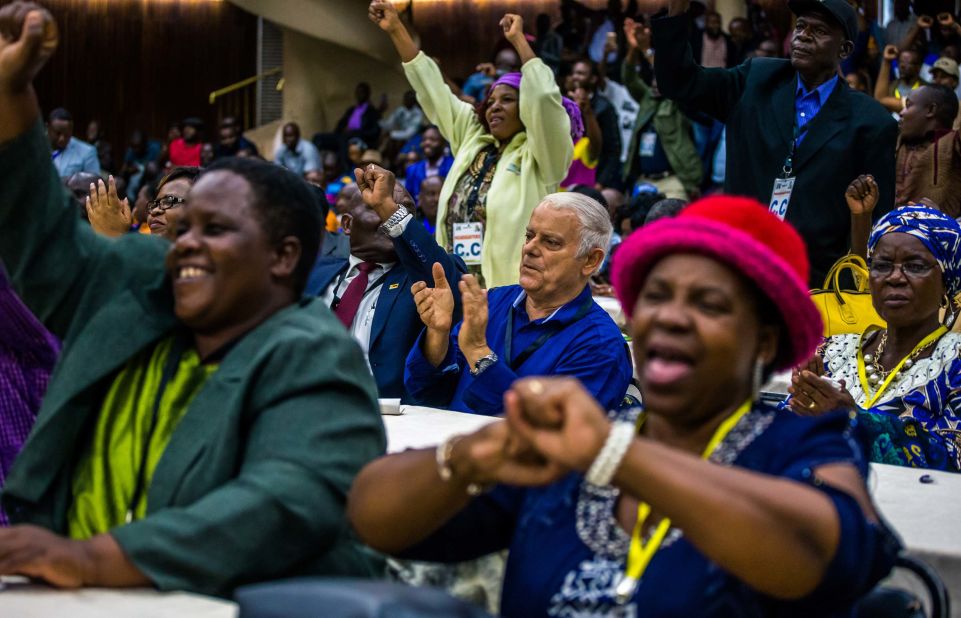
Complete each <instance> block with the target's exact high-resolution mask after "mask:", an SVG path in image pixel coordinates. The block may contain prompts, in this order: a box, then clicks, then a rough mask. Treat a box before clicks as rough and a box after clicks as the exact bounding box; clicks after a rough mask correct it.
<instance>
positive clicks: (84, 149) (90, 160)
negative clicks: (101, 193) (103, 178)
mask: <svg viewBox="0 0 961 618" xmlns="http://www.w3.org/2000/svg"><path fill="white" fill-rule="evenodd" d="M53 166H54V167H55V168H57V174H59V175H60V177H61V178H69V177H70V176H73V175H74V174H76V173H77V172H89V173H91V174H94V175H96V176H99V175H100V159H99V158H98V157H97V149H96V148H95V147H93V146H92V145H90V144H88V143H87V142H84V141H81V140H79V139H77V138H76V137H71V138H70V141H69V142H67V147H66V148H64V149H63V150H57V151H55V152H54V153H53Z"/></svg>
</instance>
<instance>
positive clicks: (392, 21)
mask: <svg viewBox="0 0 961 618" xmlns="http://www.w3.org/2000/svg"><path fill="white" fill-rule="evenodd" d="M367 17H369V18H370V21H372V22H374V23H375V24H377V27H378V28H380V29H381V30H383V31H384V32H392V31H394V30H396V29H397V28H403V26H404V25H403V24H402V23H401V21H400V15H399V14H398V13H397V7H395V6H394V4H393V3H392V2H389V1H387V0H372V1H371V3H370V6H369V7H368V8H367Z"/></svg>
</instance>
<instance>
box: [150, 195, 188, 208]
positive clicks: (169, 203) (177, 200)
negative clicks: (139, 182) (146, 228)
mask: <svg viewBox="0 0 961 618" xmlns="http://www.w3.org/2000/svg"><path fill="white" fill-rule="evenodd" d="M186 201H187V200H185V199H184V198H182V197H177V196H176V195H167V196H165V197H161V198H158V199H155V200H153V201H152V202H147V212H150V211H151V210H159V211H160V212H166V211H168V210H170V209H171V208H176V207H178V206H180V205H181V204H183V203H184V202H186Z"/></svg>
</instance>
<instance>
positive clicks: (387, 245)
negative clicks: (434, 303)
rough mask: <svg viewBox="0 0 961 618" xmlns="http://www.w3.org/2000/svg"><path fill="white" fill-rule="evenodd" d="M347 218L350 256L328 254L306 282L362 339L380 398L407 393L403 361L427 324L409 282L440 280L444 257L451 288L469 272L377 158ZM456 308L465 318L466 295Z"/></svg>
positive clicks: (361, 175) (360, 179)
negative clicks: (437, 272)
mask: <svg viewBox="0 0 961 618" xmlns="http://www.w3.org/2000/svg"><path fill="white" fill-rule="evenodd" d="M357 186H358V188H359V189H360V191H358V192H355V193H354V194H353V196H352V197H351V200H350V202H349V204H348V208H347V212H346V213H344V217H343V220H342V225H343V228H344V233H345V234H347V236H348V238H349V239H350V257H349V258H348V259H343V258H321V259H319V260H318V261H317V263H316V264H315V265H314V269H313V272H311V274H310V279H309V280H308V282H307V290H306V291H307V293H308V294H312V295H317V296H319V297H320V298H321V299H322V300H323V302H324V303H325V304H326V305H328V306H329V307H330V308H331V310H332V311H333V312H334V313H335V314H336V315H337V317H338V318H339V319H340V320H341V322H342V323H343V324H344V326H345V327H346V328H347V329H348V330H349V331H350V332H351V334H352V335H353V336H354V339H355V340H357V342H358V343H359V344H360V347H361V349H362V350H363V351H364V355H365V356H366V357H367V361H368V363H369V365H370V370H371V372H372V373H373V374H374V380H375V381H376V382H377V389H378V392H379V394H380V396H381V397H388V398H397V397H399V398H404V397H405V395H406V393H405V391H404V364H405V360H406V358H407V353H408V352H410V349H411V347H413V345H414V342H415V341H416V340H417V336H418V335H419V334H420V331H421V327H422V325H421V321H420V316H419V315H418V313H417V307H416V306H415V305H414V298H413V296H412V295H411V292H410V288H411V286H412V285H413V284H414V283H415V282H417V281H426V282H428V283H429V284H433V281H434V277H433V274H432V273H431V267H432V265H433V264H434V262H439V263H440V264H441V265H442V266H443V267H444V273H445V275H446V276H447V280H448V282H449V284H450V285H451V287H452V289H457V283H458V282H459V281H460V277H461V275H462V274H464V273H465V272H467V267H466V266H465V265H464V262H463V261H462V260H461V259H460V258H458V257H455V256H452V255H450V254H448V253H447V252H445V251H444V250H443V249H441V248H440V246H439V245H438V244H437V242H436V241H435V240H434V237H433V236H432V235H431V234H429V233H428V232H427V230H425V229H424V226H423V224H421V223H420V222H419V221H417V220H416V219H415V218H414V217H413V216H412V214H413V212H414V201H413V199H412V198H411V197H410V194H409V193H408V192H407V190H406V189H404V187H403V185H401V184H400V183H397V182H395V178H394V175H393V174H392V173H390V172H388V171H387V170H385V169H383V168H381V167H378V166H376V165H368V166H367V167H366V168H365V169H364V170H363V171H362V172H361V171H359V170H358V172H357ZM455 296H456V311H457V315H458V318H457V319H460V317H459V316H460V298H459V295H455Z"/></svg>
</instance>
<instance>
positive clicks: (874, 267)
mask: <svg viewBox="0 0 961 618" xmlns="http://www.w3.org/2000/svg"><path fill="white" fill-rule="evenodd" d="M868 268H869V269H870V271H871V274H872V275H877V276H879V277H890V276H891V274H892V273H893V272H894V269H895V268H900V269H901V274H902V275H904V276H905V277H913V278H919V277H927V276H928V275H929V274H931V271H932V270H934V265H933V264H929V263H927V262H921V261H918V260H915V261H913V262H891V261H888V260H871V263H870V264H869V265H868Z"/></svg>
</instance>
